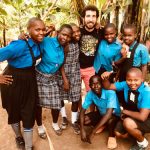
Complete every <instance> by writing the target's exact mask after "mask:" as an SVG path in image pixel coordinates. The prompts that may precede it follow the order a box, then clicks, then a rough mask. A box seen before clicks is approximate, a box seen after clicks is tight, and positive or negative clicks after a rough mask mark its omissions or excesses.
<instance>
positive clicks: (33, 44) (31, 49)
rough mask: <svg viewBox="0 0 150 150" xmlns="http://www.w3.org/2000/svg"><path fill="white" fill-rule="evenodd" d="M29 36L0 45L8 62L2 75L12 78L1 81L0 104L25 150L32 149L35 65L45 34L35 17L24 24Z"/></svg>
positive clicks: (2, 57) (38, 60)
mask: <svg viewBox="0 0 150 150" xmlns="http://www.w3.org/2000/svg"><path fill="white" fill-rule="evenodd" d="M27 30H28V32H29V34H30V37H31V38H30V39H29V40H28V42H27V41H24V40H16V41H12V42H11V43H10V44H9V45H8V46H6V47H4V48H0V61H4V60H7V61H8V66H7V67H6V69H5V70H4V73H3V74H4V75H10V76H12V78H13V82H12V84H10V85H1V97H2V106H3V108H5V109H6V111H7V113H8V124H11V126H12V129H13V130H14V132H15V135H16V143H17V145H18V146H21V147H22V146H24V144H25V149H26V150H31V149H32V134H33V132H32V127H33V125H34V120H35V108H36V100H37V99H38V90H37V82H36V74H35V65H37V63H39V62H40V59H41V52H42V49H43V46H42V43H41V42H42V41H43V38H44V35H45V25H44V23H43V21H42V20H41V19H39V18H31V19H30V20H29V21H28V24H27ZM20 121H22V124H23V128H24V136H22V133H21V129H20Z"/></svg>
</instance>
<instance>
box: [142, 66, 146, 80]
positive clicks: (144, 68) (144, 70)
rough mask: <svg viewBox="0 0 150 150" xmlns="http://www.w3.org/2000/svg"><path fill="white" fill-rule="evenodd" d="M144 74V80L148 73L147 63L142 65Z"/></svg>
mask: <svg viewBox="0 0 150 150" xmlns="http://www.w3.org/2000/svg"><path fill="white" fill-rule="evenodd" d="M141 70H142V76H143V81H145V78H146V75H147V64H146V65H142V68H141Z"/></svg>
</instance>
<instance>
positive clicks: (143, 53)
mask: <svg viewBox="0 0 150 150" xmlns="http://www.w3.org/2000/svg"><path fill="white" fill-rule="evenodd" d="M136 43H137V41H135V42H134V43H133V44H132V45H131V46H130V47H129V50H130V51H132V49H133V47H134V45H135V44H136ZM148 62H149V54H148V49H147V47H146V46H144V45H143V44H139V45H138V47H137V48H136V50H135V53H134V59H133V66H135V67H140V66H141V65H146V64H147V63H148Z"/></svg>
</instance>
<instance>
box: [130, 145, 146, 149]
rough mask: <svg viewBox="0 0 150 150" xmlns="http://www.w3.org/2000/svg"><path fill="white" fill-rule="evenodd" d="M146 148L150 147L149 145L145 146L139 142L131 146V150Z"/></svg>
mask: <svg viewBox="0 0 150 150" xmlns="http://www.w3.org/2000/svg"><path fill="white" fill-rule="evenodd" d="M146 149H148V146H147V147H143V146H141V145H139V144H135V145H133V146H132V147H131V148H130V150H146Z"/></svg>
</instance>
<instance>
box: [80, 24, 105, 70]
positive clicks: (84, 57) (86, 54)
mask: <svg viewBox="0 0 150 150" xmlns="http://www.w3.org/2000/svg"><path fill="white" fill-rule="evenodd" d="M80 31H81V38H80V42H79V47H80V55H79V62H80V68H82V69H85V68H88V67H92V66H93V63H94V57H95V52H96V49H97V45H98V43H99V41H100V40H101V39H102V32H103V30H101V29H94V30H93V31H92V32H88V31H87V30H86V29H85V27H83V28H80Z"/></svg>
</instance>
